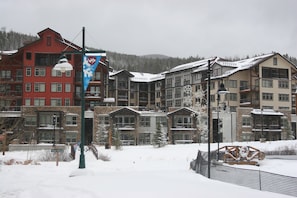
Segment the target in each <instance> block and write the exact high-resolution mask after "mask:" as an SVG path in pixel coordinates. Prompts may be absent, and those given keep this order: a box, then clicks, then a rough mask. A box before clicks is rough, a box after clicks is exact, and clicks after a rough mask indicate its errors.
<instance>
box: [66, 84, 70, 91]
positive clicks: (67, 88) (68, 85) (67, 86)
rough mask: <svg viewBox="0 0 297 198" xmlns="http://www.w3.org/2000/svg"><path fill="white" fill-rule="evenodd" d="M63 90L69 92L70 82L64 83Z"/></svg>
mask: <svg viewBox="0 0 297 198" xmlns="http://www.w3.org/2000/svg"><path fill="white" fill-rule="evenodd" d="M65 92H71V84H70V83H66V84H65Z"/></svg>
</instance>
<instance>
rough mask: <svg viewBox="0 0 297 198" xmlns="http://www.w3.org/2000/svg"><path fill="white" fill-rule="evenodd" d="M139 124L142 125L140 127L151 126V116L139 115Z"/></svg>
mask: <svg viewBox="0 0 297 198" xmlns="http://www.w3.org/2000/svg"><path fill="white" fill-rule="evenodd" d="M140 126H142V127H150V126H151V117H149V116H141V117H140Z"/></svg>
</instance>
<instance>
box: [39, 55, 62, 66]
mask: <svg viewBox="0 0 297 198" xmlns="http://www.w3.org/2000/svg"><path fill="white" fill-rule="evenodd" d="M59 58H60V54H43V53H36V54H35V65H36V66H49V65H55V64H56V63H57V62H58V60H59Z"/></svg>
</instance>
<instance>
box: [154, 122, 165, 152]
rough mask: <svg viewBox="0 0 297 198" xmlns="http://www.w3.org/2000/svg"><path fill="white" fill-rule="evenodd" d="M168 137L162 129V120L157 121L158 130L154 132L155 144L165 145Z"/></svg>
mask: <svg viewBox="0 0 297 198" xmlns="http://www.w3.org/2000/svg"><path fill="white" fill-rule="evenodd" d="M165 143H166V138H165V135H164V133H163V131H162V126H161V123H160V122H157V126H156V132H155V134H154V145H155V146H158V148H160V147H163V146H165Z"/></svg>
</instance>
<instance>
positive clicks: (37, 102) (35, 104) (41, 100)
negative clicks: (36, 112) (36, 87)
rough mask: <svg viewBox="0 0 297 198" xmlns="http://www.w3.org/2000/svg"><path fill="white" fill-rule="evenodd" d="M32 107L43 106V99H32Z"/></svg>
mask: <svg viewBox="0 0 297 198" xmlns="http://www.w3.org/2000/svg"><path fill="white" fill-rule="evenodd" d="M34 106H45V99H44V98H34Z"/></svg>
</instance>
